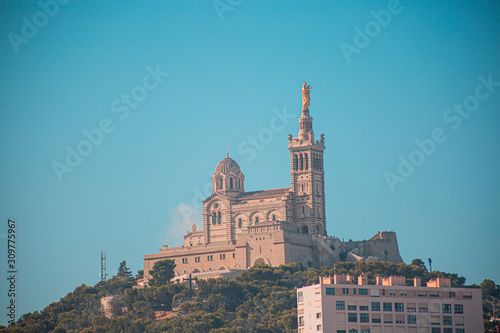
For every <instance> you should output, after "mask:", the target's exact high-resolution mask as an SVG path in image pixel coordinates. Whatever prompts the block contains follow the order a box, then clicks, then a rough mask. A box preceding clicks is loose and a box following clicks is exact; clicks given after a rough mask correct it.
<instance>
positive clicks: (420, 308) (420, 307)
mask: <svg viewBox="0 0 500 333" xmlns="http://www.w3.org/2000/svg"><path fill="white" fill-rule="evenodd" d="M418 312H427V306H419V307H418Z"/></svg>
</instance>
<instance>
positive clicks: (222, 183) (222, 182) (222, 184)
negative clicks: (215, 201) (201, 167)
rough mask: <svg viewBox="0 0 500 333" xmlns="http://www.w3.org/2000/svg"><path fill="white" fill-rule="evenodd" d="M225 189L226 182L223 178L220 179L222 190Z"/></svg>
mask: <svg viewBox="0 0 500 333" xmlns="http://www.w3.org/2000/svg"><path fill="white" fill-rule="evenodd" d="M223 188H224V180H223V179H222V178H221V179H220V189H221V190H222V189H223Z"/></svg>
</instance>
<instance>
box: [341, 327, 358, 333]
mask: <svg viewBox="0 0 500 333" xmlns="http://www.w3.org/2000/svg"><path fill="white" fill-rule="evenodd" d="M344 332H345V331H344ZM349 333H358V330H357V329H355V328H351V329H349Z"/></svg>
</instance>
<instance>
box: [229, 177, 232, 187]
mask: <svg viewBox="0 0 500 333" xmlns="http://www.w3.org/2000/svg"><path fill="white" fill-rule="evenodd" d="M229 189H230V190H232V189H233V178H232V177H231V178H229Z"/></svg>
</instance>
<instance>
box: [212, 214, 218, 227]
mask: <svg viewBox="0 0 500 333" xmlns="http://www.w3.org/2000/svg"><path fill="white" fill-rule="evenodd" d="M216 223H217V214H216V213H215V212H214V213H213V214H212V224H213V225H215V224H216Z"/></svg>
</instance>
